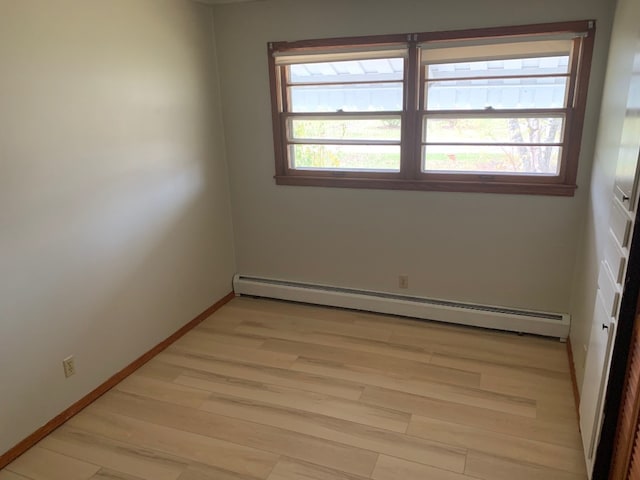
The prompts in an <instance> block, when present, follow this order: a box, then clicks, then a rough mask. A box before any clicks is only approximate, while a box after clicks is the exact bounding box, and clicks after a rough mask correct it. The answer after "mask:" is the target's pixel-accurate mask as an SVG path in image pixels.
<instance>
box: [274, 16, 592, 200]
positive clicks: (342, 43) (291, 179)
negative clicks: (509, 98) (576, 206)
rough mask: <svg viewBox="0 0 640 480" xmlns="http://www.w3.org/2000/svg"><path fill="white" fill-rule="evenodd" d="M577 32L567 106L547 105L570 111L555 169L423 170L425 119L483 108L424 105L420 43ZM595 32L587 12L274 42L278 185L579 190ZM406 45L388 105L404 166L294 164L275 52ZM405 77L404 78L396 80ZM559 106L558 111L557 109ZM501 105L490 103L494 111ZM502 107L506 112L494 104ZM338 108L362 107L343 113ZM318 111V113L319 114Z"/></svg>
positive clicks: (286, 100)
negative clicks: (548, 19) (519, 22)
mask: <svg viewBox="0 0 640 480" xmlns="http://www.w3.org/2000/svg"><path fill="white" fill-rule="evenodd" d="M562 34H576V37H575V38H574V40H573V44H574V48H573V50H572V52H573V53H572V58H571V61H570V73H569V74H568V75H567V76H568V78H569V81H568V87H567V92H568V93H567V101H566V104H565V108H561V109H548V110H549V111H545V112H542V113H547V114H548V115H559V116H562V117H563V118H564V128H563V130H564V137H563V138H562V141H561V142H560V143H558V146H560V147H561V148H562V156H561V159H560V166H559V173H558V174H557V175H555V176H554V175H545V176H540V175H526V174H522V175H519V174H492V173H488V174H480V173H469V172H462V173H450V172H442V173H441V172H433V171H429V172H424V171H422V167H421V161H422V146H423V144H422V121H423V120H422V119H423V117H426V116H430V117H435V116H437V115H443V116H446V115H450V114H464V113H468V114H470V115H474V114H475V115H477V114H478V113H479V111H478V110H474V111H469V112H465V111H446V112H433V111H427V110H426V108H425V98H424V91H425V88H424V85H425V71H426V68H425V67H424V66H423V65H422V64H421V59H420V48H419V46H420V45H421V44H425V43H427V44H428V43H429V42H433V43H432V44H435V45H437V43H438V42H451V41H458V40H464V41H471V42H473V41H482V42H487V41H488V42H489V43H490V42H491V41H493V40H494V39H495V41H496V42H500V41H502V42H504V40H507V41H508V40H509V39H512V38H513V39H517V37H518V36H526V37H533V38H535V37H536V36H539V38H541V39H542V38H546V36H549V35H552V36H554V35H562ZM594 37H595V21H593V20H584V21H575V22H562V23H550V24H538V25H523V26H511V27H497V28H486V29H473V30H457V31H446V32H429V33H417V34H399V35H380V36H366V37H352V38H332V39H320V40H303V41H296V42H276V43H270V44H269V45H268V58H269V74H270V83H271V103H272V117H273V140H274V152H275V160H276V174H275V180H276V183H277V184H278V185H299V186H320V187H341V188H368V189H397V190H431V191H456V192H486V193H507V194H531V195H556V196H573V195H574V193H575V189H576V188H577V186H576V177H577V170H578V160H579V156H580V145H581V140H582V128H583V123H584V115H585V108H586V100H587V89H588V83H589V74H590V70H591V57H592V53H593V45H594ZM392 47H398V48H403V49H405V50H406V51H407V55H406V59H405V63H404V79H403V82H402V83H403V95H404V98H403V105H404V108H403V110H402V112H384V114H394V115H397V116H399V117H400V118H401V121H402V131H401V142H400V144H401V147H400V148H401V155H400V170H399V171H365V172H360V171H350V170H329V169H317V170H315V169H314V170H311V169H295V168H291V167H290V165H289V161H288V154H287V148H288V147H287V145H288V142H289V143H290V142H291V140H288V139H287V122H288V121H289V119H291V118H293V117H295V115H296V114H295V113H293V112H291V111H290V109H289V107H288V104H289V102H290V99H289V98H288V93H287V82H288V77H287V69H286V68H285V67H283V66H282V65H279V64H277V63H276V60H275V56H274V53H276V52H277V53H278V54H280V55H287V54H305V55H307V54H308V55H313V54H314V53H326V52H327V51H330V52H331V53H340V52H343V53H344V52H353V51H357V50H358V49H359V48H361V49H363V50H364V49H374V48H392ZM398 82H399V81H398ZM552 110H553V111H552ZM494 112H495V111H490V112H489V114H493V113H494ZM495 113H496V114H499V113H500V112H495ZM503 113H508V114H510V115H514V114H515V115H518V114H519V115H535V114H540V110H538V109H528V110H527V109H522V110H513V109H511V110H508V111H505V112H503ZM337 114H338V115H356V116H357V115H358V114H357V113H356V114H351V113H349V114H343V113H342V112H339V113H337ZM314 115H315V114H314Z"/></svg>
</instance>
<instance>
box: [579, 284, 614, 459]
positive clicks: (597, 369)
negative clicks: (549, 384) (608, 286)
mask: <svg viewBox="0 0 640 480" xmlns="http://www.w3.org/2000/svg"><path fill="white" fill-rule="evenodd" d="M612 330H613V326H612V318H611V316H610V315H609V313H608V311H607V308H606V306H605V303H604V299H603V298H602V295H601V293H600V292H598V294H597V295H596V304H595V307H594V315H593V325H592V328H591V337H590V340H589V350H588V352H587V360H586V364H585V377H584V381H583V384H582V396H581V401H580V433H581V435H582V443H583V446H584V449H585V452H584V453H585V459H586V461H587V464H588V465H591V464H592V463H593V453H594V450H595V445H596V434H597V433H598V432H599V429H600V428H599V427H600V422H601V411H602V395H603V385H604V383H605V377H606V375H605V372H606V371H607V370H608V366H609V361H608V360H609V350H610V344H611V342H610V340H611V334H612ZM588 471H591V469H590V468H589V469H588Z"/></svg>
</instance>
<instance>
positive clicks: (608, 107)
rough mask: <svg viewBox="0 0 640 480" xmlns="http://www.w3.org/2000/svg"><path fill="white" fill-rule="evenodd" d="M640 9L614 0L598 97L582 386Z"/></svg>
mask: <svg viewBox="0 0 640 480" xmlns="http://www.w3.org/2000/svg"><path fill="white" fill-rule="evenodd" d="M639 15H640V2H639V1H637V0H619V1H618V8H617V11H616V15H615V23H614V28H613V33H612V36H611V54H610V56H609V61H608V65H607V77H606V83H605V88H604V93H603V97H602V109H601V114H600V126H599V129H598V137H597V147H596V151H595V159H594V166H593V177H592V179H591V195H590V197H589V204H588V208H587V212H586V218H585V224H584V230H583V232H582V234H581V245H580V250H579V256H578V263H577V267H576V277H575V284H574V292H573V298H572V312H573V324H572V327H571V342H572V344H573V353H574V360H575V366H576V376H577V379H578V385H580V386H582V379H583V376H584V362H585V357H586V352H585V345H588V344H589V336H590V334H591V326H592V320H593V307H594V302H595V295H596V291H597V280H598V279H597V276H598V269H599V266H600V262H601V261H602V259H603V256H604V255H603V254H604V246H605V241H606V235H607V232H608V231H609V214H610V208H611V204H612V198H613V186H614V181H615V173H616V162H617V159H618V151H619V147H620V140H621V135H622V126H623V121H624V117H625V110H626V101H627V95H628V92H629V85H630V80H631V71H632V66H633V58H634V53H635V48H636V42H637V32H638V16H639ZM636 228H637V226H636Z"/></svg>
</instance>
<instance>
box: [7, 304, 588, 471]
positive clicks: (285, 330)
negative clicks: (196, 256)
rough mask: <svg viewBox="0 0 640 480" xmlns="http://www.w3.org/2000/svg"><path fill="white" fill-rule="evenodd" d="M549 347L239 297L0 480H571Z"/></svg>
mask: <svg viewBox="0 0 640 480" xmlns="http://www.w3.org/2000/svg"><path fill="white" fill-rule="evenodd" d="M585 478H586V474H585V467H584V462H583V455H582V451H581V443H580V436H579V433H578V425H577V418H576V412H575V407H574V401H573V397H572V390H571V380H570V376H569V367H568V360H567V355H566V350H565V346H564V345H562V344H561V343H559V342H558V341H557V340H547V339H540V338H534V337H528V336H517V335H512V334H506V333H498V332H489V331H483V330H478V329H471V328H464V327H452V326H446V325H442V324H436V323H428V322H418V321H412V320H407V319H400V318H394V317H389V316H381V315H374V314H367V313H361V312H350V311H344V310H338V309H331V308H321V307H313V306H305V305H298V304H291V303H285V302H276V301H270V300H260V299H251V298H244V297H243V298H236V299H234V300H233V301H232V302H231V303H229V304H227V305H226V306H224V307H223V308H222V309H220V310H219V311H218V312H216V313H215V314H214V315H212V316H211V317H209V318H208V319H207V320H205V321H204V322H203V323H202V324H201V325H200V326H198V327H197V328H196V329H194V330H193V331H191V332H189V333H188V334H187V335H186V336H184V337H183V338H182V339H180V340H179V341H178V342H176V343H175V344H174V345H172V346H171V347H170V348H169V349H167V350H166V351H164V352H163V353H161V354H160V355H159V356H157V357H156V358H154V359H153V360H151V362H149V363H148V364H146V365H145V366H144V367H142V368H141V369H140V370H138V371H137V372H136V373H134V374H133V375H132V376H130V377H129V378H127V379H126V380H125V381H124V382H122V383H121V384H120V385H118V386H117V387H116V388H115V389H114V390H112V391H110V392H109V393H107V394H106V395H104V396H103V397H102V398H100V399H99V400H98V401H96V402H95V403H94V404H92V405H91V406H89V407H88V408H87V409H85V410H84V411H83V412H81V413H80V414H79V415H77V416H76V417H74V418H72V419H71V420H70V421H69V422H67V424H65V425H64V426H63V427H61V428H60V429H58V430H57V431H55V432H54V433H52V434H51V435H49V436H48V437H47V438H45V439H44V440H42V441H41V442H40V443H39V444H38V445H36V446H35V447H34V448H32V449H31V450H30V451H28V452H27V453H25V454H24V455H23V456H22V457H20V458H18V459H17V460H16V461H14V462H13V463H12V464H10V465H9V466H8V467H7V468H6V469H4V470H2V471H0V480H25V479H27V480H58V479H60V480H87V479H92V480H139V479H147V480H207V479H215V480H253V479H267V480H338V479H340V480H364V479H374V480H395V479H398V480H413V479H420V480H425V479H426V480H471V479H483V480H514V479H515V480H584V479H585Z"/></svg>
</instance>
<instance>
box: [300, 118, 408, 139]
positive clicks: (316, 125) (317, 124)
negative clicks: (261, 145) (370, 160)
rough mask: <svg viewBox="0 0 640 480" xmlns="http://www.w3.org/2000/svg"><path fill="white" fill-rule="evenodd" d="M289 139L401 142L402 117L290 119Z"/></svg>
mask: <svg viewBox="0 0 640 480" xmlns="http://www.w3.org/2000/svg"><path fill="white" fill-rule="evenodd" d="M289 139H292V140H298V139H303V140H304V139H326V140H382V141H397V142H399V141H400V117H389V118H384V119H375V120H369V119H344V120H342V119H339V120H335V119H298V118H294V119H290V120H289Z"/></svg>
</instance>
